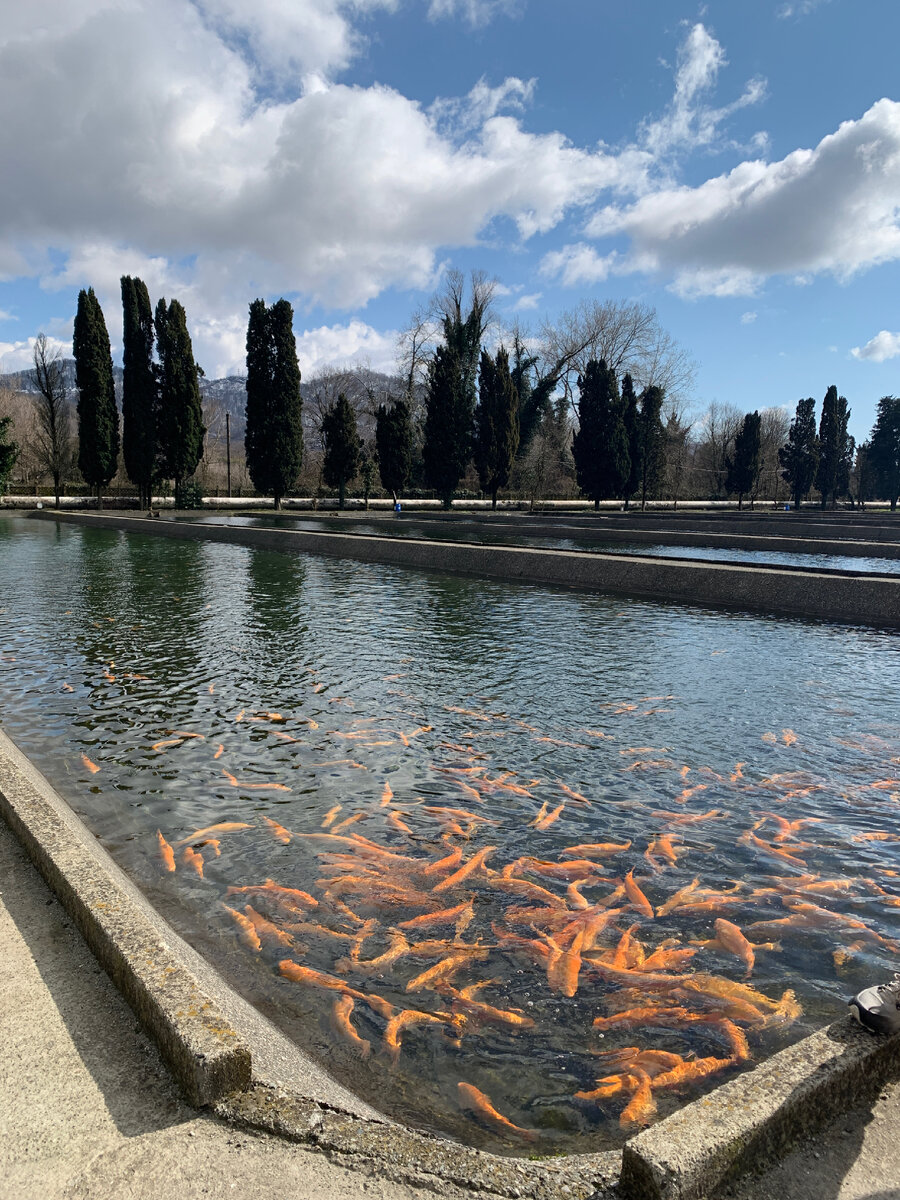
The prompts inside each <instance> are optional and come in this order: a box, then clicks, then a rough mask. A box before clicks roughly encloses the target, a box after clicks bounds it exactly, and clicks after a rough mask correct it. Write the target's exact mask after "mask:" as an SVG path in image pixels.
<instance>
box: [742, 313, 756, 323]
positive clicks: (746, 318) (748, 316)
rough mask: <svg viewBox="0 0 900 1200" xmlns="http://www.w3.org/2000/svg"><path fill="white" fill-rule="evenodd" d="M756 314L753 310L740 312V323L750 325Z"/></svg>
mask: <svg viewBox="0 0 900 1200" xmlns="http://www.w3.org/2000/svg"><path fill="white" fill-rule="evenodd" d="M757 315H758V314H757V313H755V312H745V313H741V324H742V325H752V324H753V322H754V321H755V320H756V318H757Z"/></svg>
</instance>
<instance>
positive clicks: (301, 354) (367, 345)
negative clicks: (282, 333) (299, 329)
mask: <svg viewBox="0 0 900 1200" xmlns="http://www.w3.org/2000/svg"><path fill="white" fill-rule="evenodd" d="M398 336H399V334H398V332H397V330H395V329H391V330H388V331H387V332H379V331H378V330H377V329H373V328H372V326H371V325H367V324H366V323H365V322H364V321H350V322H349V324H347V325H322V326H320V327H319V328H318V329H307V330H304V332H303V333H299V334H298V335H297V357H298V359H299V361H300V370H301V372H302V373H303V377H304V379H306V378H308V377H309V376H310V375H314V374H316V373H317V372H319V371H324V370H328V369H331V368H343V367H346V366H347V365H348V364H350V363H356V364H360V365H363V366H367V367H370V368H371V369H372V370H373V371H384V372H385V374H388V375H390V374H393V372H394V371H395V370H396V359H397V339H398Z"/></svg>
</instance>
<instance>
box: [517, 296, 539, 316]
mask: <svg viewBox="0 0 900 1200" xmlns="http://www.w3.org/2000/svg"><path fill="white" fill-rule="evenodd" d="M542 295H543V292H528V293H526V294H525V295H524V296H520V297H519V298H518V300H517V301H516V302H515V304H514V305H513V312H533V311H534V310H535V309H536V308H537V306H538V304H539V303H540V300H541V296H542Z"/></svg>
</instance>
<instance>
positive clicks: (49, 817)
mask: <svg viewBox="0 0 900 1200" xmlns="http://www.w3.org/2000/svg"><path fill="white" fill-rule="evenodd" d="M0 816H2V817H3V818H4V819H5V821H6V823H7V824H8V825H9V826H10V828H11V829H12V831H13V832H14V833H15V835H16V837H17V838H18V839H19V841H20V842H21V843H22V845H23V847H24V848H25V850H26V852H27V853H28V856H29V857H30V858H31V860H32V862H33V863H34V864H35V866H36V867H37V869H38V870H39V871H40V873H41V875H43V877H44V879H45V880H46V881H47V884H48V885H49V887H50V888H51V890H52V891H54V892H55V893H56V895H57V896H58V897H59V899H60V901H61V902H62V904H63V905H64V907H65V908H66V910H67V911H68V912H69V914H70V915H71V917H72V919H73V920H74V921H75V923H76V925H77V926H78V928H79V930H80V931H81V934H82V936H83V937H84V939H85V941H86V942H87V944H88V945H89V946H90V948H91V950H92V951H93V953H94V954H95V956H96V957H97V959H98V961H99V962H100V964H101V965H102V966H103V968H104V969H105V970H106V972H107V974H108V975H109V976H110V978H111V979H112V981H113V982H114V983H115V985H116V987H117V988H118V989H119V991H120V992H121V993H122V995H123V996H124V997H125V999H126V1000H127V1001H128V1003H129V1004H130V1005H131V1007H132V1008H133V1009H134V1012H135V1014H136V1016H137V1017H138V1020H139V1021H140V1022H141V1024H142V1025H143V1027H144V1028H145V1029H146V1031H147V1032H148V1033H149V1035H150V1036H151V1037H152V1038H153V1039H154V1041H155V1042H156V1044H157V1045H158V1046H159V1049H160V1053H161V1054H162V1057H163V1059H164V1060H165V1062H166V1064H167V1066H168V1067H169V1069H170V1070H171V1072H172V1074H173V1075H174V1077H175V1079H176V1080H177V1081H178V1083H179V1085H180V1086H181V1088H182V1090H183V1091H184V1094H185V1097H186V1099H187V1100H188V1102H189V1103H190V1104H193V1105H195V1106H202V1105H207V1104H212V1103H214V1102H215V1101H216V1100H218V1099H220V1098H221V1097H222V1096H224V1095H226V1094H227V1093H229V1092H233V1091H235V1090H237V1089H239V1088H246V1087H248V1086H249V1084H250V1051H249V1049H248V1048H247V1047H246V1046H245V1045H244V1044H243V1043H242V1042H241V1040H240V1039H239V1037H238V1035H237V1034H236V1033H235V1031H234V1030H233V1029H232V1028H231V1026H230V1025H229V1023H228V1021H227V1019H226V1018H225V1016H224V1014H223V1013H222V1012H221V1010H220V1009H219V1008H218V1006H217V1005H216V1004H215V1003H214V1002H213V1001H212V1000H210V998H209V997H208V996H207V995H206V994H205V993H204V992H203V990H202V989H201V987H200V985H199V984H198V982H197V980H196V979H195V978H194V977H193V976H192V975H191V974H190V973H189V972H188V971H187V970H185V968H184V967H183V966H182V964H181V963H180V962H179V960H178V958H177V957H176V956H175V955H174V954H173V953H172V951H171V949H170V947H169V946H168V945H167V944H166V942H165V941H164V940H162V939H161V938H160V935H159V930H158V929H157V928H155V927H154V925H153V924H152V923H151V922H150V921H148V920H147V918H146V917H145V916H144V915H143V913H141V912H140V910H139V909H138V908H137V907H136V906H135V905H134V903H133V902H132V899H131V897H130V896H129V895H128V893H127V891H126V890H125V889H124V888H123V887H121V886H120V884H119V883H118V881H117V880H116V879H115V878H114V877H113V875H112V874H111V873H110V872H109V870H108V869H107V863H106V861H105V859H106V855H105V852H103V851H102V850H100V848H99V847H96V846H95V845H93V844H92V839H89V835H87V834H86V831H85V830H84V829H83V827H82V826H81V824H80V822H78V821H77V818H75V817H74V814H72V813H71V811H70V810H68V806H66V805H65V804H64V802H62V801H61V800H60V798H59V797H57V796H56V794H55V793H54V792H53V790H52V788H51V787H50V785H49V784H48V783H47V782H46V781H45V780H44V779H43V777H42V776H40V775H39V774H38V772H37V771H35V770H34V768H33V767H32V766H31V764H30V763H29V762H28V760H27V759H26V758H25V757H24V756H23V755H22V754H20V752H19V751H18V750H17V749H16V747H15V746H14V745H13V743H12V742H11V741H10V740H9V739H8V738H7V737H6V735H5V734H4V733H2V732H0Z"/></svg>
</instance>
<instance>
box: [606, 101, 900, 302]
mask: <svg viewBox="0 0 900 1200" xmlns="http://www.w3.org/2000/svg"><path fill="white" fill-rule="evenodd" d="M898 194H900V104H898V103H896V102H895V101H892V100H879V101H878V102H877V103H876V104H874V105H873V106H872V107H871V108H870V109H869V110H868V112H866V113H865V114H864V115H863V116H862V117H861V118H860V119H859V120H856V121H845V122H844V123H843V124H842V125H841V126H840V127H839V128H838V129H837V131H836V132H835V133H832V134H829V135H828V136H827V137H824V138H823V139H822V141H821V142H819V144H818V146H816V147H815V149H813V150H795V151H794V152H793V153H791V154H788V155H787V156H786V157H785V158H783V159H781V160H780V161H778V162H773V163H766V162H762V161H758V160H757V161H749V162H743V163H741V164H740V165H739V166H737V167H735V168H734V170H732V171H730V172H728V173H727V174H724V175H718V176H716V177H714V178H712V179H709V180H707V181H706V182H705V183H703V184H700V185H699V186H698V187H684V186H682V187H663V188H660V189H658V190H656V191H654V192H651V193H649V194H647V195H645V196H642V197H641V198H640V199H639V200H637V201H636V202H635V203H634V204H631V205H627V206H619V205H608V206H606V207H605V208H603V209H601V210H600V211H599V212H597V213H596V214H595V215H594V216H593V217H592V218H591V219H590V221H589V222H588V224H587V233H588V235H589V236H591V237H594V238H603V237H608V236H613V235H619V236H621V235H624V236H626V237H627V238H628V239H629V242H630V251H629V255H628V261H627V263H623V264H620V267H619V269H622V270H634V271H652V272H660V273H662V274H664V275H668V276H670V277H672V278H673V287H674V290H676V291H677V292H679V293H680V294H682V295H686V296H691V295H745V294H748V293H752V292H753V291H754V290H755V289H756V288H757V287H758V286H759V284H760V283H761V282H762V281H763V280H764V279H765V278H766V277H767V276H770V275H789V276H795V277H797V278H799V279H803V278H804V277H806V278H808V277H811V276H814V275H816V274H818V273H821V272H830V273H831V274H833V275H835V276H837V277H838V278H839V279H847V278H849V277H850V276H851V275H853V274H854V273H855V272H858V271H861V270H864V269H866V268H868V267H872V266H875V265H877V264H879V263H884V262H889V261H892V260H894V259H896V258H898V257H900V223H898V210H897V205H896V197H897V195H898Z"/></svg>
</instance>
